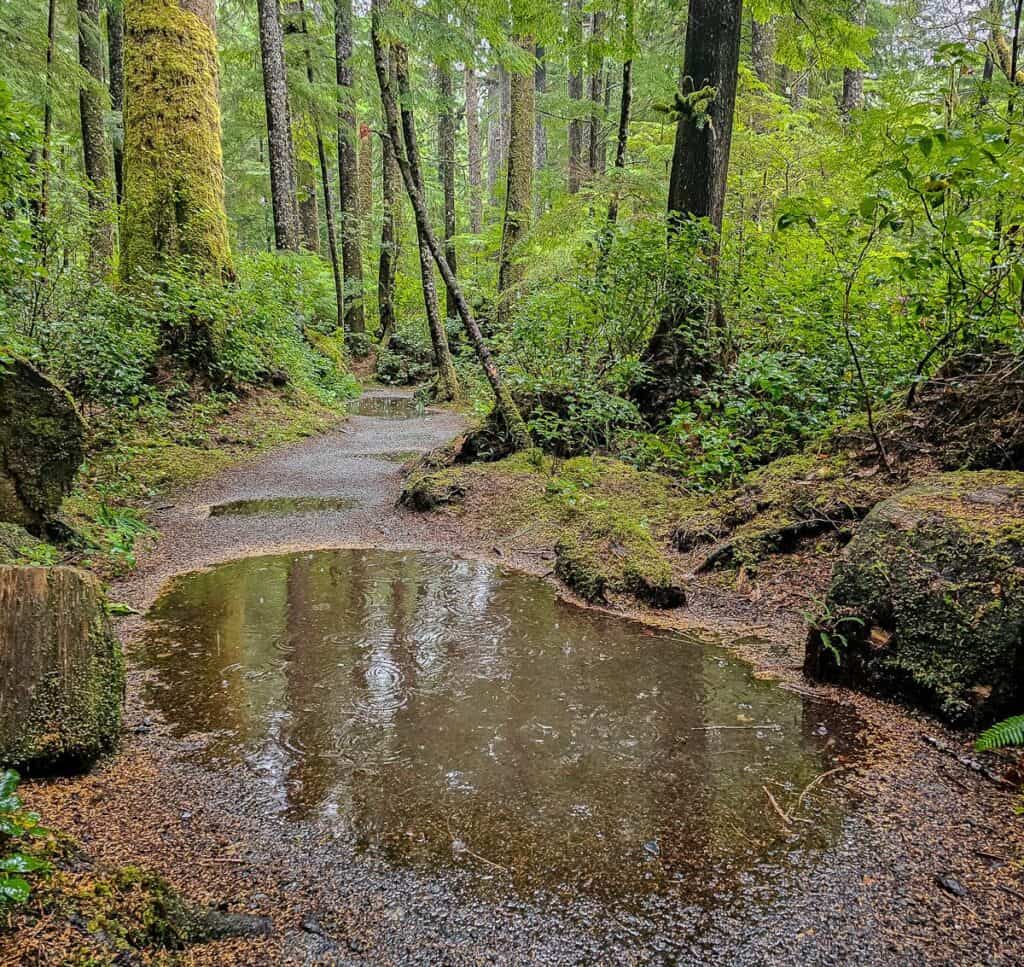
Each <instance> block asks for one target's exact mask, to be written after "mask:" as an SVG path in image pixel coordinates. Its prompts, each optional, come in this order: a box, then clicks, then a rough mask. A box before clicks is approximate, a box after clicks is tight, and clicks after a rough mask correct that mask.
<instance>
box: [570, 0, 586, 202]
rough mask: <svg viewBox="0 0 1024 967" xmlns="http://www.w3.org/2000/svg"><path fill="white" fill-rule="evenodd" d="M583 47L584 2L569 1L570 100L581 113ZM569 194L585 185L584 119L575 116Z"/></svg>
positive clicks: (573, 106)
mask: <svg viewBox="0 0 1024 967" xmlns="http://www.w3.org/2000/svg"><path fill="white" fill-rule="evenodd" d="M582 46H583V5H582V0H569V74H568V78H569V79H568V93H569V100H570V101H572V102H573V104H572V111H573V114H574V115H575V114H576V113H577V112H578V111H579V102H580V101H582V100H583V71H582V70H581V58H582V52H581V50H580V48H581V47H582ZM568 176H569V194H571V195H575V194H576V192H578V191H579V190H580V185H581V184H582V183H583V119H582V118H579V117H576V116H574V117H573V118H572V120H570V121H569V173H568Z"/></svg>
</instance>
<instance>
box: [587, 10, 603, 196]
mask: <svg viewBox="0 0 1024 967" xmlns="http://www.w3.org/2000/svg"><path fill="white" fill-rule="evenodd" d="M603 31H604V14H603V13H601V11H599V10H595V11H594V13H592V14H591V16H590V45H589V48H588V51H587V100H588V101H589V102H590V103H589V104H588V111H589V116H588V118H587V138H586V140H587V177H590V178H592V177H593V176H594V175H596V174H598V173H599V171H600V169H601V158H600V155H601V141H602V132H601V122H602V120H603V115H604V110H603V106H604V85H603V79H604V56H603V53H602V49H603V48H602V43H603V39H602V34H603Z"/></svg>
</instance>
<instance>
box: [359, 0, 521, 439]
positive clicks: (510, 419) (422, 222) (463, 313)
mask: <svg viewBox="0 0 1024 967" xmlns="http://www.w3.org/2000/svg"><path fill="white" fill-rule="evenodd" d="M383 8H384V0H372V5H371V20H372V26H371V30H370V39H371V43H372V46H373V63H374V67H375V69H376V72H377V83H378V85H379V87H380V99H381V104H382V107H383V109H384V119H385V122H386V124H387V136H388V138H389V139H390V141H391V143H392V145H394V146H395V160H396V161H397V162H398V167H399V170H400V171H401V173H402V181H403V182H404V183H405V190H406V192H407V194H408V195H409V201H410V202H411V203H412V210H413V213H414V214H415V216H416V227H417V229H418V231H419V232H420V234H421V236H422V237H423V238H424V240H425V241H426V242H427V245H428V247H429V249H430V254H431V255H432V256H433V257H434V262H435V263H436V264H437V267H438V269H439V270H440V272H441V276H442V277H443V278H444V283H445V285H446V286H448V288H449V289H450V290H452V293H453V295H454V298H455V304H456V307H457V309H458V312H459V318H460V319H461V320H462V324H463V325H464V326H465V328H466V334H467V336H469V340H470V342H471V343H472V345H473V348H474V350H475V351H476V354H477V358H478V359H479V360H480V365H481V368H482V369H483V371H484V375H485V376H486V377H487V381H488V383H490V385H491V389H492V390H493V392H494V405H495V410H496V411H497V412H498V414H500V416H501V419H502V421H503V422H504V424H505V427H506V430H507V431H508V434H509V438H510V439H511V441H512V444H513V446H514V447H516V448H517V449H526V448H528V447H530V446H531V445H532V441H531V439H530V433H529V431H528V430H527V428H526V423H525V422H524V421H523V417H522V414H521V413H520V412H519V408H518V407H517V406H516V404H515V400H513V399H512V394H511V393H510V392H509V389H508V386H507V385H506V384H505V380H504V378H503V377H502V375H501V371H500V370H499V369H498V366H497V364H496V363H495V362H494V358H493V356H491V351H490V349H489V348H488V346H487V343H486V342H485V341H484V338H483V333H482V332H481V331H480V326H479V325H478V324H477V321H476V318H475V316H474V315H473V311H472V310H471V309H470V308H469V303H468V302H466V298H465V296H464V295H463V294H462V290H461V289H460V288H459V283H458V280H457V279H456V278H455V275H454V274H453V273H452V270H451V268H450V266H449V265H448V262H447V260H446V259H445V257H444V250H443V248H442V247H441V245H440V243H439V242H438V241H437V237H436V236H435V235H434V231H433V229H432V228H431V225H430V216H429V213H428V212H427V205H426V201H425V200H424V198H423V193H422V191H421V190H420V187H419V186H420V184H422V179H420V178H419V176H418V172H417V170H416V169H415V168H414V161H413V159H411V158H409V157H407V156H406V154H405V152H404V151H403V150H402V149H401V147H400V145H401V121H400V119H399V110H398V96H397V95H398V92H396V91H395V89H394V85H393V84H392V82H391V79H390V77H389V74H388V67H387V57H386V55H385V52H384V44H383V41H382V39H381V34H382V31H383V27H384V24H383V18H384V9H383ZM411 114H412V111H411V108H410V109H409V115H410V118H411Z"/></svg>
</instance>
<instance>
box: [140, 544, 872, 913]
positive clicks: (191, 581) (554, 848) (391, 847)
mask: <svg viewBox="0 0 1024 967" xmlns="http://www.w3.org/2000/svg"><path fill="white" fill-rule="evenodd" d="M142 657H143V661H144V662H145V663H146V664H147V666H148V667H149V668H150V670H151V672H152V674H151V675H150V676H149V684H148V685H147V688H148V700H149V701H150V702H151V703H152V704H153V705H154V706H156V707H157V708H158V709H159V710H160V711H161V712H162V713H163V715H164V716H165V718H166V719H167V721H168V722H169V723H170V725H171V726H172V728H173V729H174V730H175V733H176V734H177V735H179V736H180V737H182V738H184V737H186V736H188V737H189V739H190V740H192V741H194V740H196V739H197V737H198V739H199V740H200V741H199V743H198V751H195V752H193V753H190V754H193V755H196V756H198V757H199V758H200V759H201V761H203V762H204V763H206V764H207V765H212V766H214V767H216V768H222V769H224V770H230V771H232V772H234V773H237V772H238V771H239V770H241V771H242V774H243V775H246V776H247V777H249V778H248V780H247V781H249V782H250V783H251V788H252V789H253V790H254V791H255V793H256V798H257V802H258V805H259V807H260V808H261V809H264V810H268V811H270V812H274V813H277V814H279V815H283V816H285V817H287V818H289V819H291V820H294V821H295V822H307V821H315V822H322V823H326V824H328V825H329V826H330V828H331V829H332V832H333V834H334V835H335V836H337V837H338V838H339V839H340V840H342V841H346V842H349V843H351V844H352V846H353V847H354V848H356V849H359V850H368V851H370V852H373V853H376V854H377V855H382V856H383V857H384V858H386V859H387V860H389V861H390V862H392V863H401V864H408V865H412V866H416V867H421V868H422V867H427V868H431V869H440V870H443V869H447V868H451V866H453V865H459V866H462V867H464V868H466V869H469V870H472V871H474V872H475V874H478V876H479V878H480V880H481V881H482V880H485V879H491V880H493V879H495V878H496V877H498V878H504V877H508V876H511V877H512V878H513V879H514V881H515V882H516V885H517V886H519V887H521V888H524V889H526V890H534V889H538V888H540V889H544V890H555V891H558V892H562V893H567V892H568V893H571V894H572V895H576V894H577V893H585V894H588V895H591V896H594V897H595V898H601V897H603V898H607V899H612V898H620V899H621V898H624V897H637V896H639V895H648V896H650V895H651V894H658V895H660V896H662V897H664V898H666V900H667V899H669V898H670V899H671V900H672V902H680V901H682V902H692V901H693V900H694V899H695V898H696V897H698V896H705V897H710V896H714V897H718V896H720V895H721V890H722V888H723V885H725V884H727V883H728V882H736V881H737V878H740V879H742V881H743V882H746V883H749V881H750V878H751V877H752V876H753V877H755V878H756V879H758V881H761V880H762V879H763V877H765V876H767V877H769V878H771V876H772V874H773V873H776V872H779V871H780V870H784V869H785V868H786V867H787V866H788V865H789V864H791V863H793V862H795V860H794V859H793V858H794V857H797V856H799V857H802V858H806V857H807V856H808V855H812V856H813V855H814V851H815V850H820V849H823V848H826V847H827V846H828V845H830V844H831V843H833V842H834V841H835V840H836V838H837V837H838V835H839V831H840V827H841V824H842V819H843V815H844V810H845V808H847V807H846V805H845V803H844V801H843V799H842V798H841V796H840V795H839V794H838V793H837V792H834V791H831V790H830V783H829V782H819V783H817V784H816V785H815V786H814V787H812V789H811V790H810V791H809V792H808V793H807V794H806V796H805V797H804V798H803V800H802V802H801V803H800V805H799V806H798V805H797V803H798V799H799V798H800V794H801V792H802V791H803V790H805V789H806V787H807V786H808V784H810V783H811V782H812V780H814V779H815V778H816V777H818V776H820V775H821V774H822V773H824V772H826V771H827V770H829V769H833V768H835V767H836V766H837V765H839V764H841V763H842V762H843V761H845V759H846V757H847V756H849V755H851V754H854V753H855V749H854V748H853V745H854V744H853V742H852V740H851V739H850V738H849V737H850V736H851V735H852V733H853V732H854V731H855V728H856V724H857V720H856V719H855V718H853V716H852V715H851V714H849V713H846V712H843V711H842V710H840V709H838V708H837V707H835V706H832V705H829V704H827V703H822V702H815V701H811V700H808V699H805V698H803V697H801V696H799V695H796V694H793V693H792V692H788V691H785V690H783V689H781V688H779V687H777V686H775V685H773V684H772V683H768V682H760V681H757V680H756V679H754V677H753V676H752V675H751V673H750V671H749V669H748V668H747V666H745V665H743V664H741V663H739V662H737V661H734V660H732V659H730V658H728V657H726V656H725V655H724V654H723V653H721V652H720V651H718V650H716V649H713V648H709V647H706V646H702V645H700V644H698V643H697V642H696V641H694V640H689V639H686V638H682V637H677V636H673V635H669V634H666V633H664V632H660V631H654V630H651V629H648V628H645V627H643V626H641V625H638V624H635V623H632V622H628V621H625V620H622V619H617V618H614V617H610V616H608V615H602V614H598V613H595V612H590V611H586V610H582V609H579V608H576V607H573V606H571V605H568V604H566V603H564V602H561V601H559V600H558V599H557V597H556V595H555V594H554V591H553V589H552V588H551V587H550V586H549V585H547V584H546V583H544V582H543V581H540V580H538V579H536V578H533V577H529V576H525V575H521V574H517V573H514V572H510V571H506V570H503V569H501V568H498V567H495V566H492V565H488V564H483V563H478V562H472V561H462V560H457V559H454V558H451V557H449V556H446V555H442V554H426V553H400V552H384V551H363V550H345V551H327V552H317V553H304V554H290V555H283V556H275V557H262V558H250V559H246V560H240V561H234V562H231V563H228V564H225V565H222V566H219V567H216V568H213V569H210V570H206V571H201V572H197V573H195V574H191V575H186V576H185V577H183V578H181V579H179V580H178V581H176V582H175V583H173V584H172V585H170V586H169V588H168V589H167V590H166V591H165V593H164V594H163V596H162V597H161V598H160V599H159V600H158V602H157V603H156V604H155V605H154V607H153V609H152V611H151V612H150V614H149V616H148V626H147V632H146V636H145V640H144V649H143V656H142ZM765 789H767V790H769V791H770V792H771V793H772V795H773V797H774V798H775V800H776V803H777V804H778V807H779V808H780V809H782V810H792V814H793V815H794V816H797V817H799V819H798V820H797V819H794V820H793V821H792V824H791V826H790V827H789V828H788V829H787V828H785V827H784V826H783V824H782V822H781V820H780V818H779V815H778V813H777V811H776V809H775V808H774V807H773V806H772V804H771V802H770V800H769V798H768V796H767V794H766V792H765ZM802 861H803V860H802ZM652 899H654V898H653V897H652ZM709 902H710V901H709Z"/></svg>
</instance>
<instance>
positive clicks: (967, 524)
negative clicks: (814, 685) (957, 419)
mask: <svg viewBox="0 0 1024 967" xmlns="http://www.w3.org/2000/svg"><path fill="white" fill-rule="evenodd" d="M1022 635H1024V473H1015V472H1001V471H980V472H963V473H950V474H939V475H936V476H933V477H929V478H926V479H925V480H923V481H921V482H920V483H918V484H915V485H914V486H911V487H908V488H907V489H906V490H903V491H902V492H900V493H898V494H896V495H895V496H893V497H891V498H889V499H887V500H885V501H883V502H882V503H880V504H879V505H878V506H877V507H875V509H874V510H873V511H872V512H871V513H870V514H869V515H868V517H867V518H866V519H865V521H864V522H863V523H862V524H861V526H860V528H859V529H858V531H857V534H856V536H855V537H854V539H853V540H852V541H851V543H850V544H849V546H848V547H847V548H846V551H845V552H844V556H843V558H842V559H841V561H840V562H839V564H838V565H837V566H836V569H835V573H834V576H833V581H832V585H831V588H830V590H829V593H828V597H827V601H826V607H825V614H824V615H823V616H822V617H821V618H820V620H819V622H818V627H817V628H816V629H815V630H814V631H812V632H811V635H810V637H809V640H808V646H807V655H806V662H805V670H806V672H807V673H808V674H809V675H813V676H816V677H821V678H826V679H830V680H837V681H841V682H844V683H847V684H851V685H855V686H871V687H873V688H876V689H879V690H882V691H884V692H887V693H890V694H896V695H898V696H900V697H903V698H905V699H907V700H909V701H914V702H917V703H920V704H922V705H924V706H925V707H926V708H928V709H930V710H932V711H934V712H936V713H937V714H939V715H941V716H943V717H944V718H946V719H949V720H951V721H954V722H957V723H963V724H968V723H972V724H973V723H980V722H984V721H987V720H990V719H992V718H993V717H994V716H996V715H998V714H1000V713H1002V712H1004V711H1008V710H1013V711H1019V710H1020V708H1021V707H1022V705H1024V643H1022Z"/></svg>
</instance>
